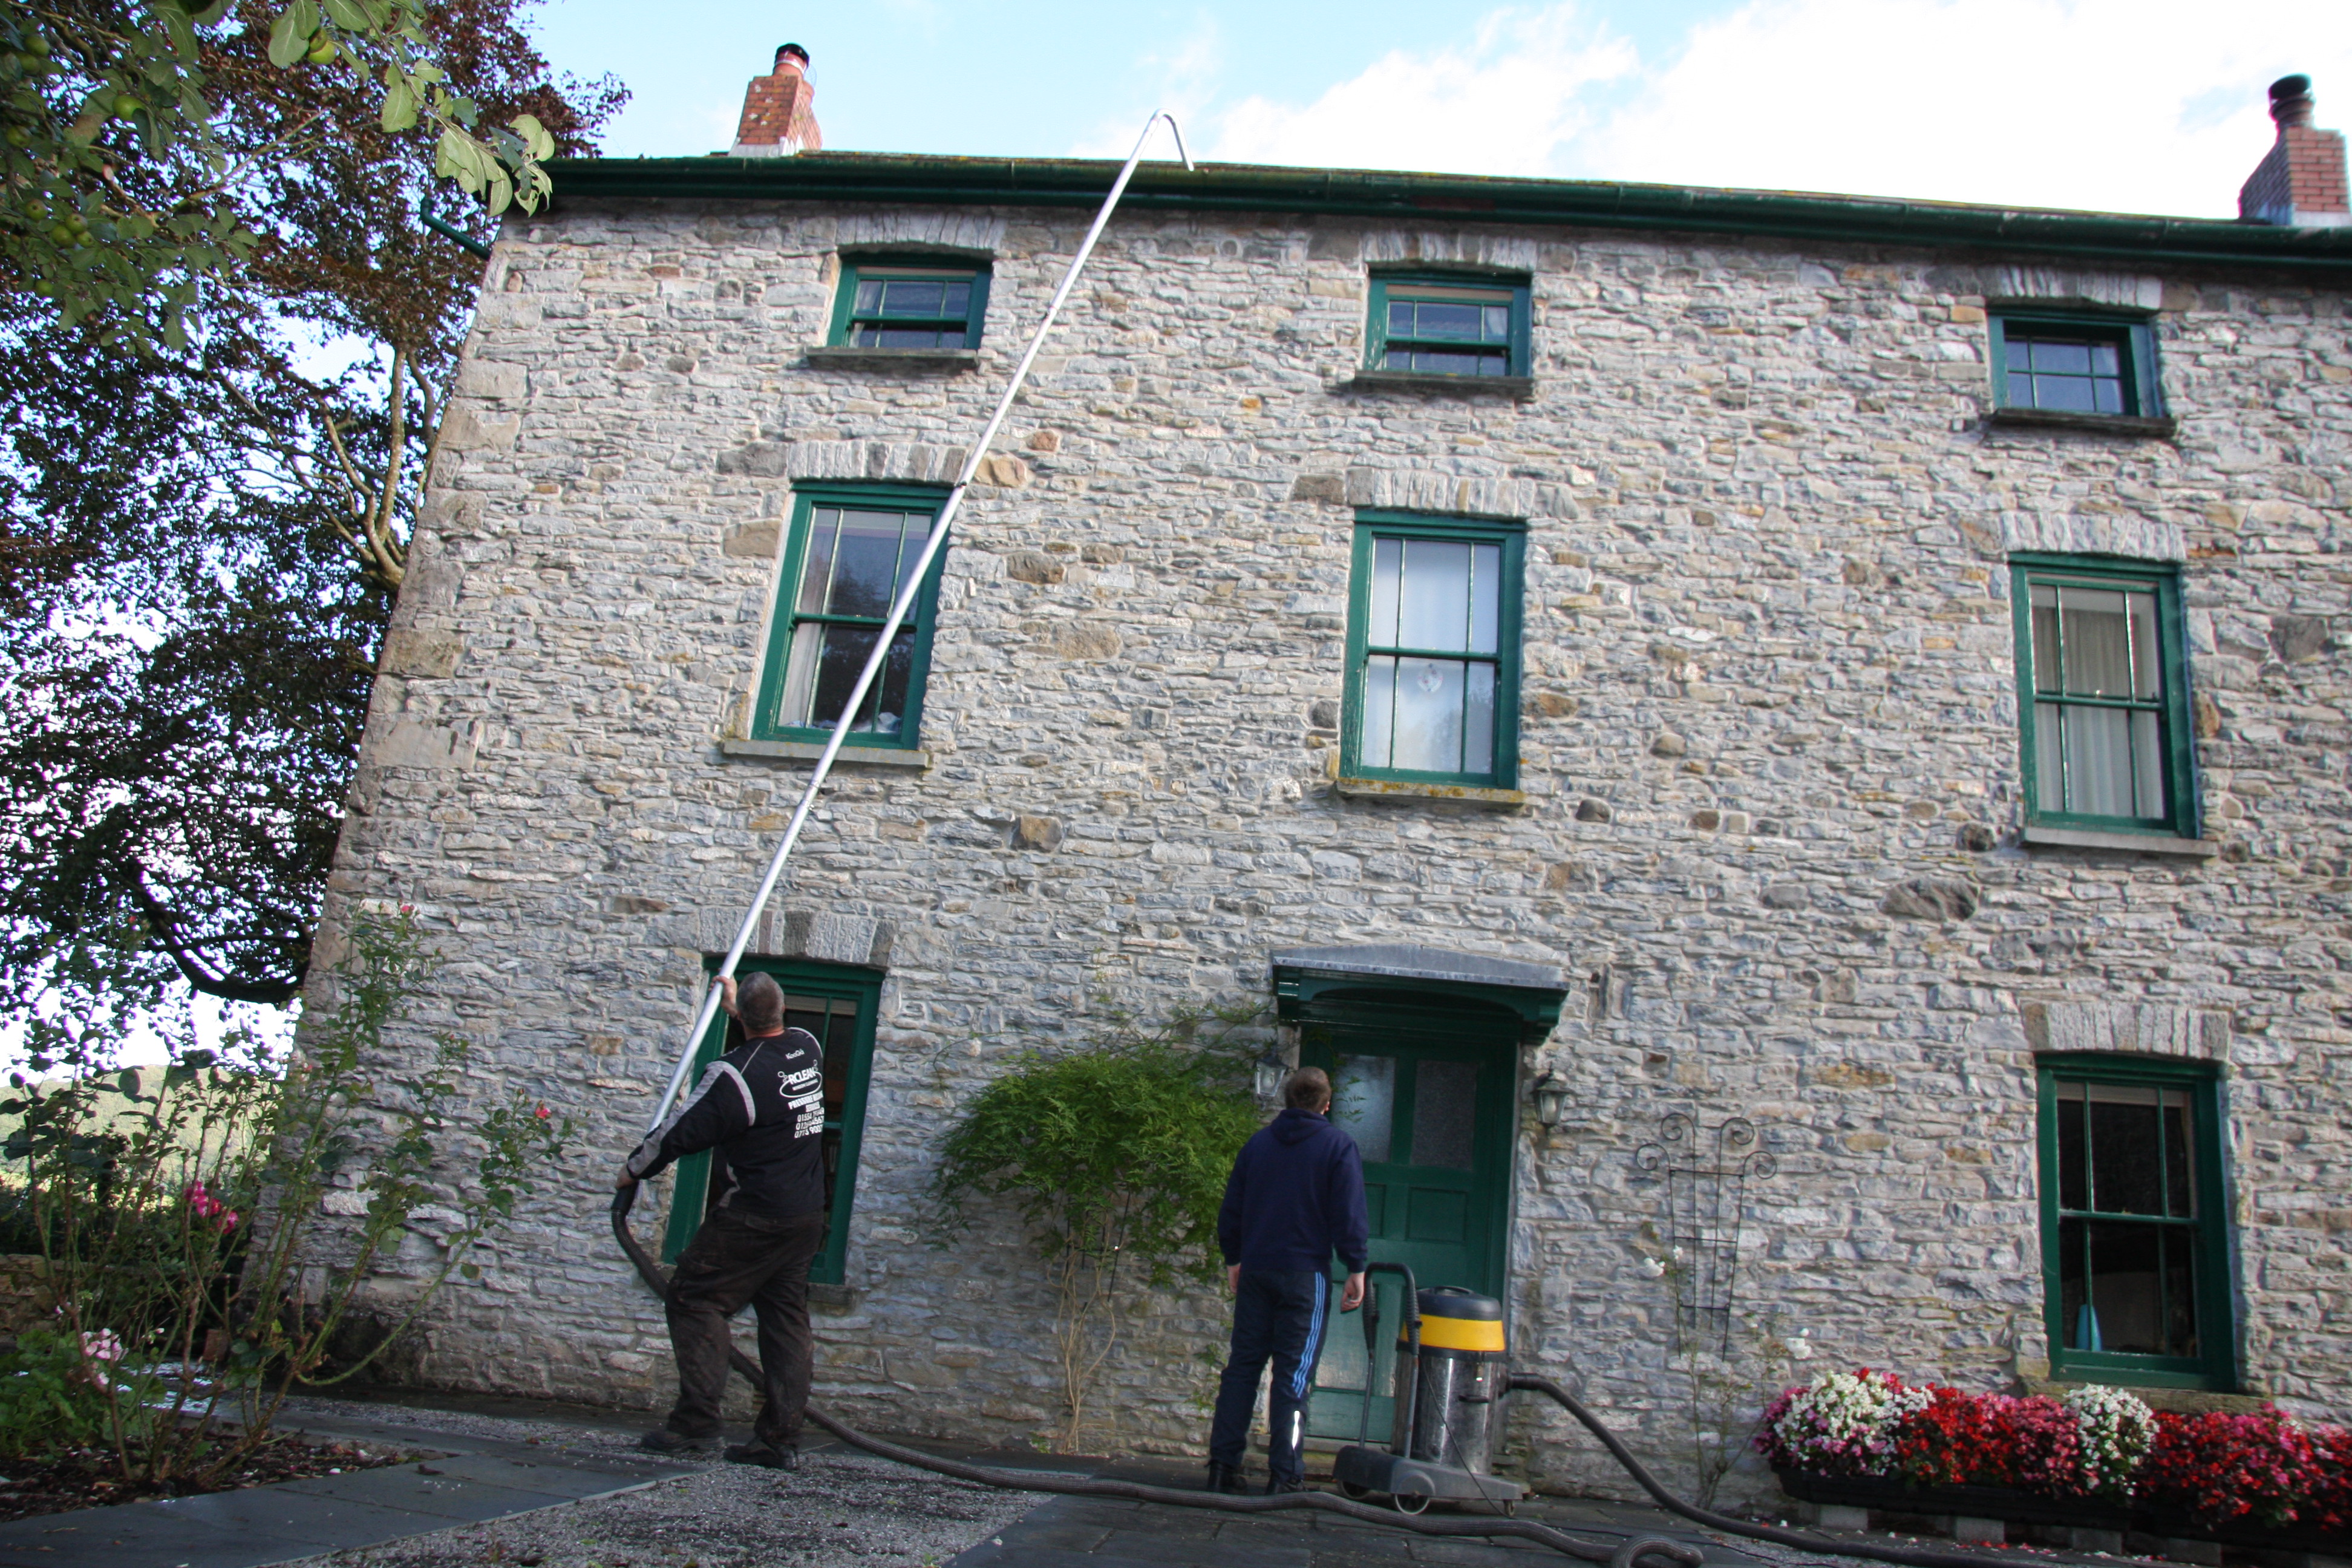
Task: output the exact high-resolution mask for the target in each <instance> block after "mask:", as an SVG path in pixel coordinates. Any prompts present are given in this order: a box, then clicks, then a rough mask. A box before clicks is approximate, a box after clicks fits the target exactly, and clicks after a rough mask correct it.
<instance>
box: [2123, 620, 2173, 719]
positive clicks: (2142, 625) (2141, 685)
mask: <svg viewBox="0 0 2352 1568" xmlns="http://www.w3.org/2000/svg"><path fill="white" fill-rule="evenodd" d="M2124 598H2125V600H2126V605H2127V607H2128V608H2129V611H2130V616H2131V643H2132V695H2133V696H2135V697H2137V698H2141V699H2143V700H2152V699H2154V698H2155V697H2157V696H2158V695H2159V694H2160V693H2161V692H2162V691H2163V689H2164V677H2163V674H2162V670H2163V668H2164V664H2163V661H2162V660H2161V659H2160V658H2158V653H2159V652H2160V651H2161V650H2160V648H2159V647H2158V643H2157V640H2156V595H2153V594H2126V595H2124Z"/></svg>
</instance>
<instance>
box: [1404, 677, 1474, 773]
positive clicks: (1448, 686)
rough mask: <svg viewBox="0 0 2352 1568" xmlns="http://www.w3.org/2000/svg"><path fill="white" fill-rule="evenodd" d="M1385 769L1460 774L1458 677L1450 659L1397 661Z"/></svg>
mask: <svg viewBox="0 0 2352 1568" xmlns="http://www.w3.org/2000/svg"><path fill="white" fill-rule="evenodd" d="M1396 662H1397V674H1396V736H1395V740H1394V741H1393V742H1392V746H1391V753H1390V754H1391V758H1392V759H1393V760H1392V761H1391V763H1390V764H1389V765H1390V766H1391V767H1396V768H1405V769H1409V770H1411V771H1412V772H1415V773H1459V772H1461V771H1462V673H1463V666H1462V665H1461V664H1459V663H1457V662H1456V661H1454V660H1453V659H1444V658H1400V659H1398V660H1397V661H1396Z"/></svg>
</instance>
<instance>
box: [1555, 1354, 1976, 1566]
mask: <svg viewBox="0 0 2352 1568" xmlns="http://www.w3.org/2000/svg"><path fill="white" fill-rule="evenodd" d="M1510 1386H1511V1388H1512V1389H1513V1390H1514V1391H1515V1392H1523V1393H1528V1394H1543V1395H1544V1396H1546V1397H1547V1398H1549V1399H1551V1400H1553V1401H1555V1402H1557V1403H1558V1404H1559V1406H1560V1408H1561V1409H1563V1410H1566V1411H1567V1412H1568V1413H1569V1414H1570V1415H1573V1416H1575V1417H1576V1418H1577V1419H1578V1420H1579V1421H1581V1422H1582V1423H1584V1429H1585V1430H1586V1431H1588V1432H1590V1433H1591V1434H1592V1435H1593V1436H1595V1437H1598V1438H1600V1439H1601V1447H1604V1448H1606V1449H1608V1450H1609V1457H1610V1458H1612V1459H1614V1460H1616V1461H1617V1463H1618V1464H1619V1465H1620V1466H1622V1467H1623V1468H1624V1471H1625V1473H1626V1474H1627V1475H1629V1476H1631V1477H1633V1479H1634V1482H1635V1483H1636V1484H1637V1485H1639V1486H1640V1487H1641V1489H1643V1491H1645V1492H1647V1493H1649V1494H1650V1498H1651V1500H1652V1501H1654V1502H1655V1503H1656V1504H1657V1505H1658V1506H1659V1507H1660V1508H1662V1509H1664V1510H1666V1511H1667V1512H1668V1513H1677V1514H1680V1515H1682V1517H1683V1518H1685V1519H1686V1520H1689V1521H1691V1522H1692V1523H1693V1524H1701V1525H1705V1526H1706V1528H1707V1529H1709V1530H1719V1531H1722V1532H1723V1533H1724V1534H1726V1535H1744V1536H1746V1537H1748V1539H1749V1540H1750V1541H1770V1542H1777V1543H1779V1544H1780V1545H1782V1546H1794V1547H1799V1548H1801V1549H1802V1550H1804V1551H1807V1552H1828V1553H1830V1554H1832V1555H1833V1556H1838V1557H1865V1558H1868V1559H1870V1560H1871V1561H1873V1562H1875V1563H1906V1564H1908V1565H1909V1568H1985V1565H1986V1564H1987V1563H1999V1562H2000V1561H2001V1554H2000V1553H1998V1552H1939V1551H1937V1549H1936V1548H1934V1547H1932V1546H1878V1545H1874V1544H1872V1543H1870V1542H1855V1541H1832V1540H1831V1539H1829V1538H1828V1537H1827V1536H1824V1535H1814V1534H1811V1533H1810V1532H1808V1531H1801V1530H1782V1529H1780V1528H1779V1527H1778V1526H1777V1525H1769V1524H1750V1523H1748V1521H1746V1520H1743V1519H1734V1518H1732V1517H1731V1516H1730V1515H1728V1514H1722V1513H1717V1512H1715V1511H1713V1510H1709V1509H1704V1508H1695V1507H1693V1506H1692V1505H1691V1504H1689V1503H1686V1502H1685V1501H1683V1500H1682V1499H1680V1498H1678V1497H1676V1496H1675V1494H1674V1493H1672V1492H1670V1491H1668V1490H1666V1489H1665V1488H1664V1487H1663V1486H1661V1485H1659V1483H1658V1478H1657V1477H1655V1476H1654V1475H1652V1474H1650V1471H1649V1467H1648V1466H1646V1465H1644V1464H1643V1463H1642V1461H1641V1460H1639V1459H1637V1458H1634V1457H1633V1451H1632V1450H1631V1449H1629V1448H1627V1447H1625V1445H1624V1444H1623V1443H1622V1442H1621V1441H1619V1440H1618V1436H1617V1434H1616V1433H1614V1432H1612V1431H1611V1430H1609V1428H1608V1427H1606V1426H1602V1425H1601V1417H1599V1416H1598V1415H1594V1414H1592V1412H1591V1411H1590V1410H1587V1409H1586V1408H1585V1407H1584V1402H1583V1401H1582V1400H1580V1399H1579V1398H1577V1397H1576V1395H1574V1394H1570V1392H1569V1391H1568V1390H1566V1389H1565V1388H1562V1387H1561V1386H1560V1385H1559V1384H1557V1383H1554V1382H1553V1381H1552V1380H1551V1379H1549V1378H1548V1377H1536V1376H1533V1375H1531V1374H1529V1373H1512V1374H1511V1383H1510Z"/></svg>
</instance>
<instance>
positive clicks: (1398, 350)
mask: <svg viewBox="0 0 2352 1568" xmlns="http://www.w3.org/2000/svg"><path fill="white" fill-rule="evenodd" d="M1366 341H1367V343H1368V345H1369V347H1370V354H1369V357H1368V358H1367V360H1366V362H1365V363H1367V364H1369V365H1370V367H1371V368H1372V369H1374V370H1396V371H1410V372H1412V373H1413V374H1419V375H1459V376H1472V377H1476V376H1524V375H1527V374H1529V372H1528V363H1529V355H1528V342H1529V339H1528V286H1527V285H1526V284H1525V283H1514V282H1509V281H1501V280H1489V279H1479V278H1446V277H1442V276H1437V277H1407V276H1403V275H1401V274H1391V273H1374V274H1373V275H1372V289H1371V321H1370V331H1368V332H1367V333H1366Z"/></svg>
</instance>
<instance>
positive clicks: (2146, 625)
mask: <svg viewBox="0 0 2352 1568" xmlns="http://www.w3.org/2000/svg"><path fill="white" fill-rule="evenodd" d="M2011 595H2012V601H2013V609H2014V614H2015V617H2016V629H2017V668H2018V685H2019V688H2020V690H2019V692H2018V715H2019V728H2020V731H2021V739H2022V742H2023V773H2024V780H2025V809H2026V815H2027V816H2028V818H2029V819H2030V820H2032V821H2033V822H2037V823H2045V824H2050V825H2053V826H2084V827H2094V828H2101V829H2108V830H2118V831H2124V832H2137V833H2163V834H2176V835H2178V836H2179V837H2184V838H2187V837H2195V836H2196V831H2197V820H2196V809H2195V805H2196V803H2195V798H2194V795H2195V791H2194V785H2193V777H2192V772H2191V763H2192V752H2191V741H2190V737H2191V733H2192V731H2190V728H2189V668H2188V660H2187V658H2186V654H2185V650H2184V647H2183V646H2182V645H2183V641H2184V634H2183V628H2182V624H2181V616H2180V584H2179V577H2178V576H2177V575H2176V574H2174V573H2173V572H2172V571H2171V569H2170V568H2168V567H2162V566H2155V565H2149V566H2137V565H2132V564H2128V563H2119V562H2112V561H2085V560H2073V559H2070V558H2066V557H2059V556H2015V557H2012V558H2011Z"/></svg>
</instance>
